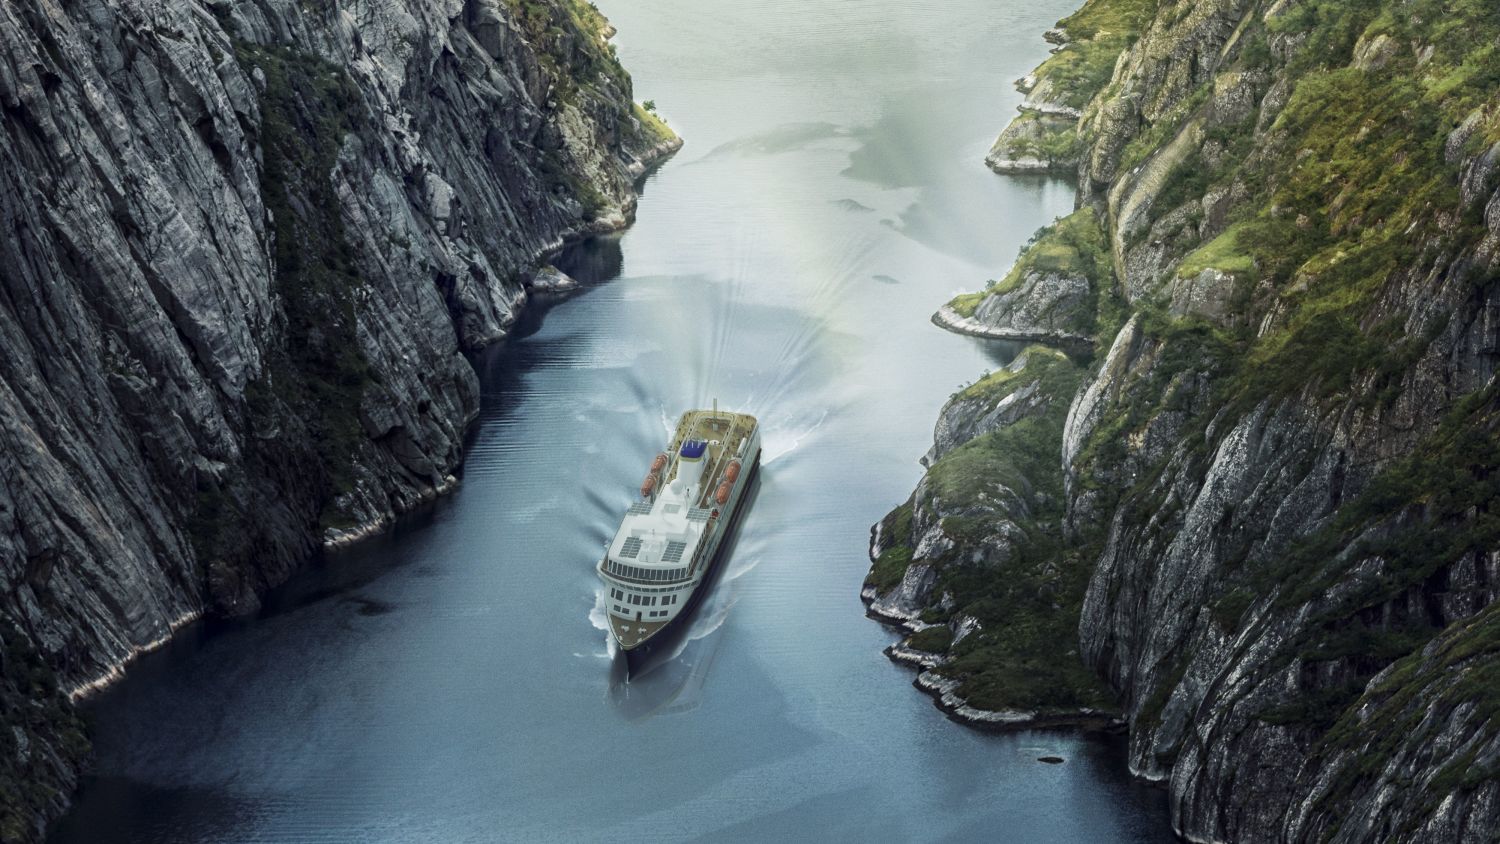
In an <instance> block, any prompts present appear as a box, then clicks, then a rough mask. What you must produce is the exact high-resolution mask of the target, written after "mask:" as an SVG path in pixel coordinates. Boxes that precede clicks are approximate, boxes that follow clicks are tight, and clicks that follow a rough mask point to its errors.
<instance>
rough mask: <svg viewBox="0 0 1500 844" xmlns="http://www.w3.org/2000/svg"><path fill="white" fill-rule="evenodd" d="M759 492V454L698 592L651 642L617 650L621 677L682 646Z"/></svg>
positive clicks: (640, 670)
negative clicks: (620, 662) (745, 514)
mask: <svg viewBox="0 0 1500 844" xmlns="http://www.w3.org/2000/svg"><path fill="white" fill-rule="evenodd" d="M759 488H760V452H756V455H755V462H754V463H753V464H752V465H751V467H750V477H749V479H747V480H746V482H745V494H744V495H743V496H741V498H740V501H739V506H737V507H736V508H735V510H734V513H732V514H731V515H730V517H729V524H728V525H726V526H725V528H724V535H723V537H722V538H721V539H720V540H719V547H718V548H717V549H715V551H714V556H713V559H712V560H711V561H710V562H709V566H708V571H707V572H705V573H704V575H703V579H702V580H701V581H699V583H698V588H696V589H694V590H693V594H692V595H691V596H690V597H689V598H688V600H687V604H686V605H685V606H684V607H683V609H682V611H681V612H679V613H678V614H677V617H676V618H673V619H672V620H671V621H670V622H668V623H667V624H666V626H664V627H662V628H661V629H660V630H658V631H656V633H654V634H652V636H651V638H649V639H647V640H645V641H644V642H641V643H640V644H639V645H636V646H635V647H632V648H628V649H627V648H619V649H618V653H619V654H620V657H619V658H620V660H621V661H623V662H624V664H625V677H626V679H627V680H628V679H629V678H631V677H639V676H640V675H642V674H644V673H646V672H647V671H649V670H650V669H652V668H654V667H656V666H657V665H659V664H661V663H662V662H663V661H665V660H667V659H670V658H671V656H672V655H673V654H674V653H676V652H677V646H678V645H680V644H682V637H683V636H684V635H685V634H686V633H687V631H688V629H689V628H691V627H692V625H693V619H694V618H695V617H696V615H697V612H698V606H699V605H700V604H702V603H703V601H704V600H705V599H706V598H707V596H708V594H709V593H710V592H712V591H713V590H714V587H715V586H717V585H718V581H719V576H720V574H721V573H722V571H723V568H724V565H725V562H724V560H725V559H726V558H727V557H728V556H729V552H730V550H731V549H732V547H733V546H734V542H735V538H736V535H737V534H738V532H739V524H740V518H741V517H742V516H743V515H744V513H745V511H746V510H748V509H750V503H751V501H752V500H753V499H754V497H755V493H756V491H757V490H758V489H759Z"/></svg>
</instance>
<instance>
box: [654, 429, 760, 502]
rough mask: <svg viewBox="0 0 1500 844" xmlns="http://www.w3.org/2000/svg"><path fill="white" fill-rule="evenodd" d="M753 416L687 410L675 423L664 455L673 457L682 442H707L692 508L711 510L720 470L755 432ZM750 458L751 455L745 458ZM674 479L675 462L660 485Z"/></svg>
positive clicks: (721, 472)
mask: <svg viewBox="0 0 1500 844" xmlns="http://www.w3.org/2000/svg"><path fill="white" fill-rule="evenodd" d="M755 424H756V422H755V417H754V416H750V415H748V414H744V413H730V412H728V411H722V410H721V411H714V410H690V411H688V412H687V413H684V414H682V419H680V420H678V422H677V432H676V433H675V434H673V435H672V446H671V448H670V449H669V450H668V452H667V453H668V454H676V453H677V451H678V449H680V448H682V443H683V441H684V440H688V439H698V440H707V441H708V443H709V446H708V457H709V463H708V466H707V467H705V468H704V470H703V477H704V483H703V484H702V488H701V491H700V492H699V495H698V500H697V502H695V506H697V507H701V508H704V509H709V508H711V507H713V497H714V491H715V490H716V489H718V487H719V481H720V480H722V478H723V475H724V470H725V469H726V468H728V467H729V462H730V461H731V460H733V459H734V457H735V454H736V453H737V452H738V451H739V450H740V445H741V443H743V442H744V441H745V440H746V439H747V438H748V437H749V436H750V435H751V434H752V433H754V432H755ZM746 456H747V457H750V456H752V455H746ZM676 477H677V462H676V461H675V460H674V461H673V462H672V471H671V473H670V474H669V475H668V477H667V478H666V479H665V481H664V483H668V484H669V483H671V482H672V481H673V480H674V479H676Z"/></svg>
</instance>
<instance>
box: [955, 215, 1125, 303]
mask: <svg viewBox="0 0 1500 844" xmlns="http://www.w3.org/2000/svg"><path fill="white" fill-rule="evenodd" d="M1033 272H1051V273H1060V274H1063V275H1070V276H1082V277H1084V278H1086V279H1088V281H1089V287H1090V288H1091V289H1092V290H1094V291H1095V294H1096V295H1097V293H1098V291H1100V290H1101V289H1104V288H1108V287H1112V286H1113V285H1112V282H1111V280H1112V279H1113V269H1112V266H1111V258H1110V253H1109V243H1108V241H1107V239H1106V238H1105V236H1104V229H1103V227H1102V225H1101V221H1100V219H1099V215H1098V213H1097V212H1095V211H1094V210H1093V209H1092V208H1091V207H1088V206H1085V207H1083V208H1080V209H1079V210H1077V211H1074V212H1073V213H1072V214H1069V215H1068V216H1066V217H1060V218H1058V219H1057V220H1055V221H1054V222H1053V223H1052V225H1050V226H1045V227H1043V228H1041V229H1039V230H1037V232H1036V234H1034V235H1032V236H1031V240H1029V241H1027V242H1026V245H1025V246H1023V247H1022V248H1021V254H1020V256H1019V257H1018V258H1017V259H1016V262H1015V264H1013V265H1012V266H1011V268H1010V272H1008V273H1006V274H1005V277H1004V278H1002V279H1000V280H999V281H997V282H992V283H991V284H990V285H989V286H988V287H986V288H985V289H984V290H982V291H980V292H978V293H965V294H962V295H960V296H957V297H955V298H954V299H952V300H951V301H949V302H948V307H950V308H952V309H953V310H954V311H957V312H958V313H959V314H961V315H963V316H966V317H972V316H974V312H975V310H976V309H978V307H979V304H980V303H981V302H983V301H984V300H985V299H986V298H988V297H990V296H997V295H1003V294H1005V293H1009V292H1011V291H1012V290H1015V289H1016V288H1017V287H1020V286H1021V281H1022V279H1024V278H1025V277H1026V275H1027V274H1029V273H1033ZM1084 310H1085V313H1084V314H1082V315H1081V318H1082V319H1084V320H1087V319H1088V316H1089V315H1088V312H1091V311H1097V310H1098V309H1097V307H1089V308H1085V309H1084Z"/></svg>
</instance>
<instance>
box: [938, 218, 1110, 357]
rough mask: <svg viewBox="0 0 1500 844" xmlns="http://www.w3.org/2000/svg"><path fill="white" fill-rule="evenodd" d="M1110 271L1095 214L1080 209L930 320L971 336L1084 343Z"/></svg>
mask: <svg viewBox="0 0 1500 844" xmlns="http://www.w3.org/2000/svg"><path fill="white" fill-rule="evenodd" d="M1110 272H1111V270H1110V259H1109V251H1108V247H1107V245H1106V242H1105V235H1104V230H1103V228H1102V227H1101V225H1100V217H1099V215H1098V214H1097V213H1096V212H1095V210H1094V209H1093V208H1091V207H1084V208H1081V209H1079V210H1078V211H1076V212H1074V213H1072V214H1070V215H1068V216H1067V217H1064V218H1062V219H1060V220H1057V221H1056V222H1054V223H1053V224H1052V225H1050V226H1046V227H1044V228H1042V229H1041V230H1040V231H1038V232H1037V233H1036V234H1035V235H1034V236H1033V237H1032V239H1031V242H1030V243H1029V244H1027V248H1026V250H1025V252H1024V253H1023V254H1022V256H1021V258H1020V259H1019V260H1017V261H1016V263H1015V266H1013V267H1011V269H1010V272H1008V273H1006V274H1005V277H1004V278H1002V279H1000V280H999V281H994V282H991V283H990V285H989V286H988V287H987V288H985V289H984V290H982V291H980V292H978V293H966V294H963V295H960V296H957V297H955V298H954V299H953V300H952V301H950V302H949V303H948V304H947V305H944V306H943V307H942V308H939V309H938V312H937V313H936V314H933V317H932V321H933V322H935V323H937V324H938V325H940V326H942V327H944V328H947V329H949V330H952V331H957V332H959V333H960V334H970V335H973V336H976V337H993V338H998V339H1008V340H1032V341H1039V342H1047V343H1054V344H1058V345H1065V346H1069V347H1072V348H1075V349H1076V348H1080V347H1089V346H1092V345H1093V336H1094V334H1095V331H1096V329H1097V323H1098V319H1099V309H1098V295H1099V291H1100V289H1102V288H1104V287H1107V284H1106V283H1105V282H1107V281H1108V279H1109V277H1110Z"/></svg>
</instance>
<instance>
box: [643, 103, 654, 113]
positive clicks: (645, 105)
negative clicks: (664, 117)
mask: <svg viewBox="0 0 1500 844" xmlns="http://www.w3.org/2000/svg"><path fill="white" fill-rule="evenodd" d="M641 108H644V109H645V110H647V111H649V112H651V113H652V114H655V113H656V100H647V101H645V102H643V103H641Z"/></svg>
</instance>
